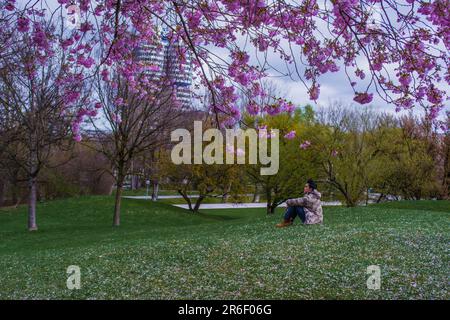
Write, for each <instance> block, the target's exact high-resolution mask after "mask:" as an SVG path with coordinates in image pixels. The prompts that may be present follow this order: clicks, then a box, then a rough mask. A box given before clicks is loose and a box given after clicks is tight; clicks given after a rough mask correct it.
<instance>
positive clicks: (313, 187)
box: [306, 179, 317, 190]
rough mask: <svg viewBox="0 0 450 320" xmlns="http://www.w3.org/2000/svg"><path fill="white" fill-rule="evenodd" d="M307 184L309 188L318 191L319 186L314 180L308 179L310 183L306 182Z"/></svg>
mask: <svg viewBox="0 0 450 320" xmlns="http://www.w3.org/2000/svg"><path fill="white" fill-rule="evenodd" d="M306 183H307V184H308V186H309V187H310V188H311V189H313V190H316V189H317V184H316V183H315V182H314V180H313V179H308V181H306Z"/></svg>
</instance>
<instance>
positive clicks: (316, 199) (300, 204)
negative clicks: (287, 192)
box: [276, 179, 323, 228]
mask: <svg viewBox="0 0 450 320" xmlns="http://www.w3.org/2000/svg"><path fill="white" fill-rule="evenodd" d="M303 192H304V196H303V197H302V198H296V199H288V200H287V201H286V204H287V209H286V212H285V214H284V220H283V222H281V223H279V224H277V225H276V226H277V227H278V228H283V227H287V226H290V225H292V223H293V221H294V219H295V217H296V216H297V215H298V216H299V217H300V219H301V220H302V223H304V224H316V223H322V222H323V214H322V205H321V203H320V197H321V194H320V192H319V191H317V185H316V183H315V182H314V181H313V180H312V179H309V180H308V182H307V183H306V185H305V187H304V188H303Z"/></svg>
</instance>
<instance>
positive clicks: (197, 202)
mask: <svg viewBox="0 0 450 320" xmlns="http://www.w3.org/2000/svg"><path fill="white" fill-rule="evenodd" d="M203 199H205V196H202V195H201V196H199V197H198V198H197V201H196V202H195V206H194V209H193V210H192V212H194V213H196V212H198V209H200V204H201V203H202V201H203Z"/></svg>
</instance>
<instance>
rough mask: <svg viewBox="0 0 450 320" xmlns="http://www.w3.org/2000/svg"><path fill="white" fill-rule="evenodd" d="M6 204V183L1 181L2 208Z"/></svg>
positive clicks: (0, 204) (0, 201) (0, 199)
mask: <svg viewBox="0 0 450 320" xmlns="http://www.w3.org/2000/svg"><path fill="white" fill-rule="evenodd" d="M4 202H5V181H4V180H0V207H2V206H3V204H4Z"/></svg>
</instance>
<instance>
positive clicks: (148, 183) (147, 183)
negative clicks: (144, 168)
mask: <svg viewBox="0 0 450 320" xmlns="http://www.w3.org/2000/svg"><path fill="white" fill-rule="evenodd" d="M145 184H146V186H147V197H148V188H149V186H150V180H146V181H145Z"/></svg>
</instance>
